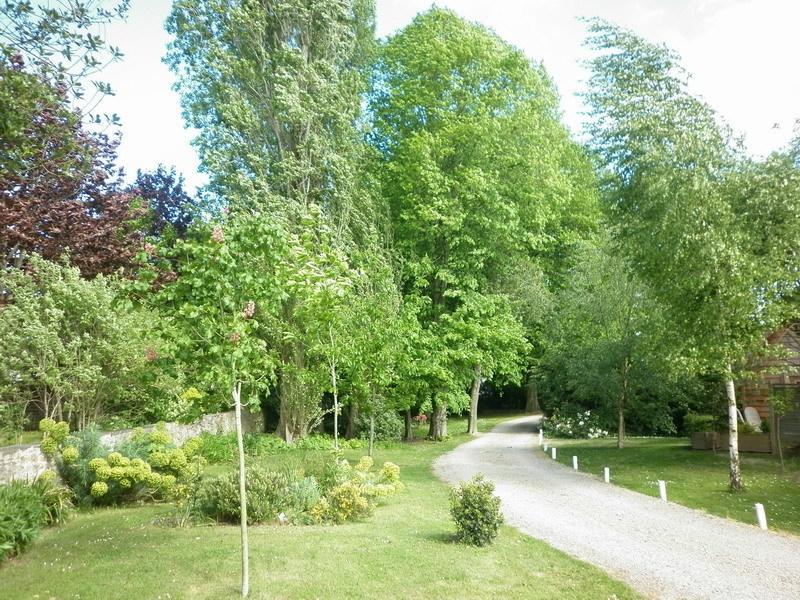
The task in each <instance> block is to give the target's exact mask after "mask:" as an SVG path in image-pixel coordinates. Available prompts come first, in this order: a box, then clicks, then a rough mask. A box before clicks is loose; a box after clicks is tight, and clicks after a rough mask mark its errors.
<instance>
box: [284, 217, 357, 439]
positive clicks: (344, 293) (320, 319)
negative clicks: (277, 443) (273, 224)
mask: <svg viewBox="0 0 800 600" xmlns="http://www.w3.org/2000/svg"><path fill="white" fill-rule="evenodd" d="M327 221H328V219H326V217H325V216H324V214H323V213H322V211H321V210H320V209H319V208H318V207H316V205H313V204H312V205H311V206H310V207H309V210H308V211H306V213H305V215H304V217H303V218H302V220H301V221H300V227H299V228H298V232H297V233H293V234H291V235H289V237H288V240H287V243H288V245H289V252H288V254H287V255H286V258H285V260H283V261H282V262H281V263H279V265H278V269H277V277H278V281H279V282H280V286H281V289H282V290H283V291H284V293H285V294H286V295H287V296H288V299H287V300H284V303H283V311H282V314H281V318H280V319H279V321H278V322H277V323H276V327H277V328H278V330H279V332H280V333H279V335H278V338H277V339H276V340H275V346H276V347H278V348H280V349H281V351H282V352H286V351H287V350H289V351H291V352H295V353H296V355H295V356H294V357H286V356H284V357H283V360H282V361H281V364H280V373H279V376H280V386H281V405H280V424H279V425H278V433H279V435H281V436H282V437H283V438H284V439H285V440H287V441H291V440H292V439H293V438H294V437H296V436H297V437H303V436H305V435H306V434H307V433H308V430H309V429H311V428H313V426H314V424H315V423H316V422H319V421H321V419H322V417H323V416H324V413H323V411H322V410H321V408H320V398H321V395H322V392H323V390H325V389H327V390H328V391H330V392H331V393H332V394H333V400H334V408H333V414H334V431H335V432H334V441H335V443H336V445H337V446H338V425H339V423H338V420H339V381H338V380H339V364H340V363H341V361H342V355H343V354H344V352H345V349H344V348H343V346H344V345H345V344H350V343H351V342H350V340H349V339H348V338H350V337H352V336H351V335H350V333H349V332H348V331H347V328H346V325H345V324H346V323H347V317H346V312H347V310H348V303H351V302H352V301H353V298H352V293H351V292H352V286H353V278H354V276H355V273H354V271H353V269H352V268H351V267H350V265H349V263H348V258H347V256H346V255H345V253H344V252H343V250H342V249H341V248H339V247H338V246H337V240H336V238H335V234H334V232H333V231H332V230H331V228H330V227H329V226H328V223H327ZM287 340H288V341H291V342H292V343H291V344H281V341H287ZM325 372H327V378H328V385H326V384H325V383H324V382H323V380H324V377H322V376H321V373H325Z"/></svg>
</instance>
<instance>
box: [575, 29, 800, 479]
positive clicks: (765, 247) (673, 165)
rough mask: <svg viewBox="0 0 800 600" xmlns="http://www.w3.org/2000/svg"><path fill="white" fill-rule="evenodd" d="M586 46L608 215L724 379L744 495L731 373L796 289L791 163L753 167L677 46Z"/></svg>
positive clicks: (599, 34) (702, 362) (630, 41)
mask: <svg viewBox="0 0 800 600" xmlns="http://www.w3.org/2000/svg"><path fill="white" fill-rule="evenodd" d="M589 45H590V46H591V47H592V48H593V49H594V50H596V51H597V53H598V55H597V56H596V58H594V60H593V61H592V63H591V68H592V77H591V79H590V82H589V93H588V94H587V101H588V104H589V106H590V109H591V117H592V119H591V122H590V126H589V132H590V134H591V138H592V145H593V147H594V149H595V150H596V151H597V153H598V155H599V156H600V157H601V159H602V162H603V167H604V174H605V180H604V188H605V196H606V199H607V205H608V208H609V211H610V215H611V218H612V220H613V222H614V223H616V224H618V226H619V239H620V240H621V242H622V244H623V246H624V248H625V251H626V254H627V255H628V256H629V257H630V262H631V265H632V267H633V268H634V270H635V271H636V272H637V273H638V274H639V275H640V276H641V278H642V279H643V281H644V282H646V283H647V284H649V285H650V288H651V289H652V290H653V292H654V293H655V295H656V297H657V298H658V300H660V301H661V303H662V304H663V305H664V306H665V307H666V308H667V309H668V311H669V318H670V320H671V321H673V322H674V323H675V324H676V326H677V327H678V328H679V330H680V331H681V332H682V333H683V334H684V335H685V336H687V339H689V340H690V341H691V347H692V352H691V354H690V357H691V358H692V359H694V360H695V361H696V364H697V368H698V370H707V371H711V372H714V373H718V374H721V375H724V377H725V379H726V381H727V383H726V388H727V393H728V406H729V410H728V413H729V418H728V421H729V430H730V436H729V439H730V448H729V450H730V487H731V489H732V490H740V489H742V487H743V483H742V477H741V469H740V462H739V452H738V437H737V413H738V411H737V406H736V396H735V387H734V377H735V375H734V369H735V368H736V366H737V365H742V364H745V363H746V359H747V358H748V357H749V356H752V355H753V354H754V353H758V352H760V351H761V350H762V349H763V347H764V345H765V344H764V337H765V335H766V334H767V333H769V332H770V331H772V330H773V329H774V328H775V327H776V326H777V325H778V324H779V323H780V322H781V321H782V320H783V319H784V318H785V317H786V314H787V313H786V308H787V302H786V300H787V299H789V298H791V297H792V295H793V294H794V293H795V292H796V289H797V271H796V249H797V248H798V247H800V238H799V237H798V236H800V222H799V221H798V213H797V210H796V207H797V198H798V190H800V187H798V181H799V180H798V170H797V168H796V165H793V164H792V161H791V158H790V156H788V155H786V154H784V155H776V156H773V157H770V158H769V159H767V160H766V161H764V162H762V163H757V162H754V161H752V160H749V159H747V158H746V157H745V156H744V154H743V152H742V150H741V148H740V147H739V146H738V144H737V143H736V142H735V141H734V140H733V138H732V136H731V134H730V132H729V130H728V129H727V128H725V127H724V126H722V125H720V120H719V118H718V116H717V115H716V114H715V113H714V112H713V110H712V109H711V108H710V107H709V106H708V105H707V104H705V103H704V102H702V101H701V100H699V99H697V98H695V97H693V96H692V95H691V94H689V92H688V91H687V75H686V73H685V72H684V71H683V70H682V69H681V67H680V65H679V62H678V58H677V56H676V55H675V54H674V53H672V52H671V51H669V50H668V49H666V48H664V47H662V46H657V45H654V44H650V43H648V42H646V41H644V40H643V39H641V38H639V37H638V36H636V35H634V34H633V33H631V32H629V31H626V30H623V29H620V28H618V27H615V26H612V25H609V24H607V23H604V22H602V21H592V22H591V23H590V38H589ZM793 207H794V208H793Z"/></svg>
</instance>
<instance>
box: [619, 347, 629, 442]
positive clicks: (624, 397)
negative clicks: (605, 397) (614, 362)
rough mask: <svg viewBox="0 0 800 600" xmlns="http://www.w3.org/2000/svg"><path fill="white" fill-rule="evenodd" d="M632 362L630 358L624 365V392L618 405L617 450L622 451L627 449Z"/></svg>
mask: <svg viewBox="0 0 800 600" xmlns="http://www.w3.org/2000/svg"><path fill="white" fill-rule="evenodd" d="M629 369H630V362H629V361H628V358H627V357H625V360H624V361H623V363H622V392H621V393H620V395H619V402H618V403H617V448H619V449H620V450H622V449H623V448H624V447H625V403H626V401H627V399H628V371H629Z"/></svg>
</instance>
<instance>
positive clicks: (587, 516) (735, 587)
mask: <svg viewBox="0 0 800 600" xmlns="http://www.w3.org/2000/svg"><path fill="white" fill-rule="evenodd" d="M537 427H538V417H523V418H521V419H514V420H512V421H507V422H505V423H502V424H501V425H499V426H498V427H496V428H495V429H494V430H492V431H491V432H490V433H486V434H483V435H481V436H479V437H478V438H476V439H475V440H473V441H471V442H468V443H466V444H462V445H461V446H459V447H458V448H456V449H455V450H453V451H452V452H449V453H448V454H445V455H443V456H441V457H440V458H439V459H437V461H436V462H435V464H434V471H435V472H436V474H437V475H438V476H439V477H440V478H442V479H444V480H445V481H447V482H448V483H457V482H459V481H463V480H465V479H469V478H471V477H472V476H473V475H475V474H476V473H483V474H484V475H486V477H487V478H489V479H491V480H492V481H493V482H494V483H495V485H496V487H497V494H498V495H499V496H500V497H501V499H502V508H503V514H504V515H505V517H506V521H507V522H508V523H509V524H510V525H512V526H514V527H516V528H517V529H519V530H520V531H522V532H523V533H526V534H528V535H530V536H533V537H535V538H538V539H541V540H545V541H546V542H548V543H549V544H551V545H552V546H554V547H555V548H558V549H560V550H562V551H564V552H566V553H568V554H570V555H572V556H574V557H576V558H579V559H581V560H585V561H587V562H589V563H592V564H595V565H597V566H598V567H600V568H602V569H604V570H605V571H607V572H608V573H610V574H611V575H612V576H614V577H617V578H618V579H621V580H623V581H625V582H627V583H628V584H629V585H630V586H631V587H633V588H634V589H636V590H637V591H638V592H640V593H641V594H643V595H644V596H647V597H650V598H665V599H672V598H681V599H684V598H714V599H715V600H720V599H725V600H733V599H736V600H739V599H742V600H743V599H749V598H753V599H758V600H768V599H779V598H787V599H792V600H798V599H800V537H795V536H791V535H788V534H779V533H774V532H768V531H762V530H760V529H758V528H757V527H755V526H749V525H746V524H743V523H738V522H735V521H730V520H727V519H722V518H718V517H714V516H711V515H707V514H705V513H703V512H700V511H697V510H693V509H690V508H686V507H683V506H679V505H677V504H673V503H664V502H662V501H661V500H659V499H658V498H653V497H649V496H645V495H643V494H638V493H636V492H632V491H630V490H626V489H624V488H621V487H618V486H615V485H609V484H606V483H604V482H603V481H602V479H598V478H594V477H591V476H589V475H586V474H583V473H576V472H575V471H573V470H572V469H570V468H569V467H566V466H564V465H561V464H558V463H556V462H555V461H553V460H551V459H550V458H549V455H548V456H545V454H544V452H542V451H540V450H536V449H535V448H536V445H537V436H536V434H535V433H534V432H535V431H536V430H537ZM598 475H599V474H598ZM613 476H614V474H613V472H612V474H611V477H612V481H613ZM798 510H800V506H798ZM767 517H769V515H767ZM753 520H754V521H755V512H754V514H753ZM531 569H532V570H534V569H535V565H531Z"/></svg>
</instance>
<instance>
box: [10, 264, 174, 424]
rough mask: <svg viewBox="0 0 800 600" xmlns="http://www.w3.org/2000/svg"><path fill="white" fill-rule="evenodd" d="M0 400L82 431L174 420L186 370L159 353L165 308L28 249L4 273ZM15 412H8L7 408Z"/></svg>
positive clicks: (98, 277)
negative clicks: (176, 371) (144, 304)
mask: <svg viewBox="0 0 800 600" xmlns="http://www.w3.org/2000/svg"><path fill="white" fill-rule="evenodd" d="M0 290H2V291H3V299H4V303H3V305H2V307H0V336H2V339H3V344H2V345H0V403H2V405H4V406H9V407H17V408H19V407H22V409H23V411H25V410H27V414H29V415H33V416H38V417H39V418H42V417H48V418H49V417H57V418H59V419H63V420H66V421H69V422H70V423H71V424H72V425H73V426H74V427H76V428H81V429H82V428H84V427H86V426H87V425H88V424H89V423H91V422H97V421H99V420H107V421H112V422H113V420H114V418H116V419H121V420H122V422H123V423H137V422H138V423H141V422H147V421H150V422H152V421H154V420H159V419H174V418H176V417H177V416H179V414H178V413H179V411H180V409H179V408H178V405H179V398H178V395H179V394H180V392H181V390H180V379H181V378H180V377H179V376H177V375H170V374H169V373H168V372H167V371H165V370H164V369H163V368H162V367H163V365H162V364H161V363H160V362H159V359H158V357H159V356H160V355H161V354H163V353H164V346H165V342H164V340H163V338H162V335H161V334H162V331H161V330H160V327H159V319H158V315H157V314H155V313H153V312H151V311H148V310H144V309H138V308H134V307H131V306H130V305H128V304H126V303H125V302H124V301H123V300H122V299H121V297H120V295H121V294H120V286H119V285H118V283H117V282H116V281H115V280H114V279H108V278H106V277H104V276H102V275H100V276H97V277H95V278H94V279H91V280H87V279H84V278H83V277H82V276H81V273H80V272H79V271H78V269H77V268H76V267H70V266H68V265H64V264H58V263H54V262H50V261H47V260H44V259H43V258H41V257H39V256H38V255H35V254H33V255H30V256H29V258H28V261H27V265H26V268H25V269H17V268H8V269H5V270H2V271H0ZM9 410H11V409H9Z"/></svg>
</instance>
